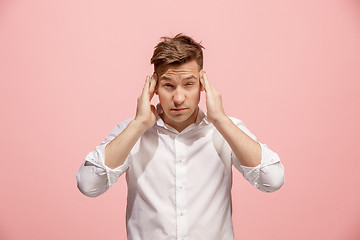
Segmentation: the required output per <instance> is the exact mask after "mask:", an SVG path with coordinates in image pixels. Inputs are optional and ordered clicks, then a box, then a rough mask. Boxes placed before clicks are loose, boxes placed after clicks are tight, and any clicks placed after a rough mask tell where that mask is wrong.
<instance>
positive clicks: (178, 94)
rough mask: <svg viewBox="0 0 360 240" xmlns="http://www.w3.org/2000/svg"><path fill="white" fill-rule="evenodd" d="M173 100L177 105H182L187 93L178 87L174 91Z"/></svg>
mask: <svg viewBox="0 0 360 240" xmlns="http://www.w3.org/2000/svg"><path fill="white" fill-rule="evenodd" d="M173 101H174V104H175V106H180V105H181V104H183V103H184V101H185V94H184V93H183V92H182V91H181V90H179V89H177V90H176V91H175V93H174V97H173Z"/></svg>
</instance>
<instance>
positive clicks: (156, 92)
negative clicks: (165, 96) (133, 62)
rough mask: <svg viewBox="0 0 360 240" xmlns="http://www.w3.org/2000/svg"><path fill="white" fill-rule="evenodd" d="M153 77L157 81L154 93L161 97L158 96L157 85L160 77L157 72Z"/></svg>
mask: <svg viewBox="0 0 360 240" xmlns="http://www.w3.org/2000/svg"><path fill="white" fill-rule="evenodd" d="M153 77H154V78H155V80H156V85H155V91H154V93H155V94H156V95H159V94H158V84H157V83H158V80H159V79H158V75H157V74H156V72H154V73H153Z"/></svg>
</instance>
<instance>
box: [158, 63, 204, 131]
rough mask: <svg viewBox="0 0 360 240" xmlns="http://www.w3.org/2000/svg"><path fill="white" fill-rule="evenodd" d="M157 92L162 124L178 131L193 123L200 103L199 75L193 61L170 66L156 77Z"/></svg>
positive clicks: (196, 65)
mask: <svg viewBox="0 0 360 240" xmlns="http://www.w3.org/2000/svg"><path fill="white" fill-rule="evenodd" d="M158 77H159V78H158V82H157V87H156V88H157V91H156V93H157V94H158V95H159V100H160V104H161V107H162V108H163V110H164V114H163V115H162V116H161V117H162V119H163V120H164V122H165V123H166V124H168V125H170V126H172V127H173V128H175V129H177V130H178V131H182V130H183V129H185V128H186V127H187V126H189V125H190V124H192V123H194V122H195V120H196V117H197V113H198V104H199V101H200V91H201V90H202V88H201V86H200V80H199V79H200V73H199V67H198V64H197V63H196V61H195V60H192V61H189V62H187V63H184V64H181V65H178V66H171V67H169V68H168V69H167V70H166V71H165V73H163V74H162V75H160V76H158Z"/></svg>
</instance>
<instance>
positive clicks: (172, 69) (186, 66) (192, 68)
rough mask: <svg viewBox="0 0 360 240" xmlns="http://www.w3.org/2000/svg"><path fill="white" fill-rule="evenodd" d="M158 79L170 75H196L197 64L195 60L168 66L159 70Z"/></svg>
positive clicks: (197, 71) (197, 70) (197, 72)
mask: <svg viewBox="0 0 360 240" xmlns="http://www.w3.org/2000/svg"><path fill="white" fill-rule="evenodd" d="M160 74H161V75H160V79H162V78H163V79H165V78H170V77H180V76H182V77H189V76H191V75H194V76H197V75H198V74H199V66H198V64H197V62H196V61H195V60H192V61H189V62H186V63H183V64H180V65H173V66H169V67H167V68H166V69H163V71H162V72H160Z"/></svg>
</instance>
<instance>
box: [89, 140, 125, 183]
mask: <svg viewBox="0 0 360 240" xmlns="http://www.w3.org/2000/svg"><path fill="white" fill-rule="evenodd" d="M109 142H110V141H109ZM109 142H106V143H103V144H101V145H99V146H97V147H96V148H95V150H94V151H93V152H90V153H89V154H88V155H87V156H86V157H85V161H89V162H91V163H92V164H94V165H95V166H96V167H97V169H96V171H97V172H98V173H101V172H102V173H103V172H104V171H105V172H106V175H107V178H108V186H107V187H108V188H110V187H111V186H112V185H114V184H115V182H116V181H117V180H118V178H119V177H120V176H121V175H122V174H123V173H124V172H125V171H126V170H127V169H128V166H129V164H128V163H129V161H128V158H126V160H125V162H124V163H123V164H122V165H120V166H119V167H117V168H114V169H111V168H109V167H108V166H106V165H105V147H106V145H107V144H108V143H109Z"/></svg>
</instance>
